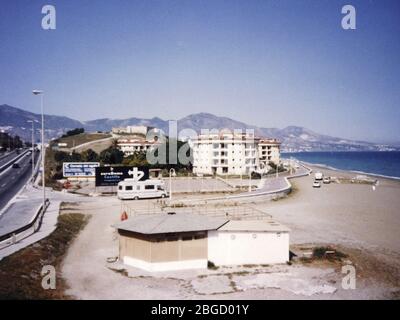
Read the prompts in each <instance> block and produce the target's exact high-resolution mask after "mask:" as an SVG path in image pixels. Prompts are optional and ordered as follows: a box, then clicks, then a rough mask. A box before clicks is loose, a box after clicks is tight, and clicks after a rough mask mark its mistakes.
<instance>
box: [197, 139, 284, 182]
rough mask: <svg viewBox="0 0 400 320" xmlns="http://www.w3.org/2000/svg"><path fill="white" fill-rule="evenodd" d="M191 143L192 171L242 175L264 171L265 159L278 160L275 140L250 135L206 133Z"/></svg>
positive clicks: (266, 167)
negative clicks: (261, 155)
mask: <svg viewBox="0 0 400 320" xmlns="http://www.w3.org/2000/svg"><path fill="white" fill-rule="evenodd" d="M260 142H262V143H260ZM191 144H192V148H193V173H195V174H210V175H214V174H217V175H243V174H249V173H251V172H254V171H256V172H262V171H265V170H267V169H268V168H269V167H268V163H269V161H273V162H276V163H279V142H277V141H276V140H261V139H260V138H256V137H254V135H252V134H247V133H246V134H242V133H240V134H236V133H217V134H206V135H200V136H198V137H197V138H196V139H193V140H192V141H191ZM260 152H261V154H263V157H262V158H260ZM260 161H261V166H260Z"/></svg>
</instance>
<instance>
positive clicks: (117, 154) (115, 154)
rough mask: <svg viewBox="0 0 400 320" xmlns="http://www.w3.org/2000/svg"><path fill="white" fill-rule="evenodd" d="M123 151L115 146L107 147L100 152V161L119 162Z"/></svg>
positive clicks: (121, 159) (122, 157)
mask: <svg viewBox="0 0 400 320" xmlns="http://www.w3.org/2000/svg"><path fill="white" fill-rule="evenodd" d="M123 159H124V153H123V152H122V151H121V150H119V149H118V148H115V147H109V148H108V149H106V150H103V151H102V152H101V153H100V161H101V162H102V163H106V164H121V163H122V161H123Z"/></svg>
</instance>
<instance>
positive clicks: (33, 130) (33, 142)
mask: <svg viewBox="0 0 400 320" xmlns="http://www.w3.org/2000/svg"><path fill="white" fill-rule="evenodd" d="M27 122H29V123H32V178H31V180H32V183H33V174H34V172H35V140H34V136H35V122H39V121H37V120H28V121H27Z"/></svg>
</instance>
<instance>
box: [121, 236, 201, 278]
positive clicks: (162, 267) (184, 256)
mask: <svg viewBox="0 0 400 320" xmlns="http://www.w3.org/2000/svg"><path fill="white" fill-rule="evenodd" d="M119 235H120V247H119V252H120V258H121V259H122V260H123V262H124V263H126V264H128V265H131V266H134V267H137V268H141V269H145V270H148V271H166V270H178V269H192V268H207V249H208V246H207V237H206V236H207V234H206V233H205V232H203V233H181V234H175V235H168V234H166V235H164V234H160V235H142V234H137V233H133V232H127V231H122V230H120V231H119Z"/></svg>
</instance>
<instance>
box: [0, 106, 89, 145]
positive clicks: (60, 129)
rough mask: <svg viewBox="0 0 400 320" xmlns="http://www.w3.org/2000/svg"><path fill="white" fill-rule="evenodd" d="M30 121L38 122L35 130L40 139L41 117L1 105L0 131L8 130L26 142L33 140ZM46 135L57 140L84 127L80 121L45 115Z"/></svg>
mask: <svg viewBox="0 0 400 320" xmlns="http://www.w3.org/2000/svg"><path fill="white" fill-rule="evenodd" d="M29 120H34V121H35V120H36V121H38V123H35V129H36V130H37V131H36V130H35V131H36V133H37V138H39V134H40V132H39V129H40V128H41V121H42V118H41V115H39V114H36V113H32V112H29V111H25V110H22V109H19V108H15V107H11V106H9V105H6V104H3V105H0V130H6V131H8V132H11V133H12V134H13V135H18V136H20V137H21V138H22V139H23V140H25V141H30V140H31V134H32V133H31V129H32V124H31V123H28V121H29ZM44 123H45V134H46V137H47V138H55V137H58V136H60V135H62V134H63V133H65V132H66V131H68V130H71V129H74V128H80V127H83V124H82V123H81V122H80V121H77V120H73V119H70V118H67V117H62V116H51V115H45V117H44Z"/></svg>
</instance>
